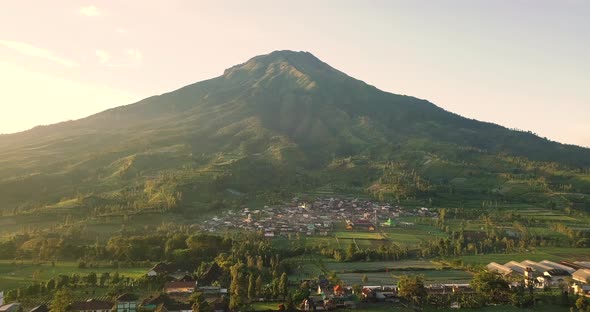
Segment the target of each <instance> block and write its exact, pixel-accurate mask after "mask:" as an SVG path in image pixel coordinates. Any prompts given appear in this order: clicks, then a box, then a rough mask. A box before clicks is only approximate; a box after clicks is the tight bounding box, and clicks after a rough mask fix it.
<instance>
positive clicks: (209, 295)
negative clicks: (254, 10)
mask: <svg viewBox="0 0 590 312" xmlns="http://www.w3.org/2000/svg"><path fill="white" fill-rule="evenodd" d="M487 269H488V271H490V272H495V273H498V274H500V275H502V276H503V277H504V278H506V279H507V280H510V281H512V283H511V287H513V288H516V287H522V286H523V285H524V286H525V287H532V288H533V289H535V288H537V289H538V288H543V289H544V290H547V289H561V290H562V291H567V292H571V293H572V294H577V295H580V296H586V297H590V285H588V282H589V281H590V262H584V261H576V262H568V261H561V262H560V263H556V262H553V261H548V260H543V261H540V262H534V261H530V260H525V261H522V262H515V261H510V262H508V263H506V264H504V265H501V264H498V263H495V262H492V263H490V264H489V265H488V266H487ZM219 273H220V269H219V267H217V266H215V265H214V266H212V267H211V268H209V269H208V270H207V271H206V272H205V273H204V274H203V275H202V276H201V277H200V278H199V279H198V280H196V279H194V278H193V276H192V275H191V274H189V272H185V271H179V270H175V269H174V266H172V265H170V264H166V263H158V264H156V265H155V266H154V267H153V268H151V269H150V270H149V271H148V272H146V274H145V277H146V278H151V279H158V280H165V281H166V282H165V283H164V286H163V288H162V289H161V291H160V292H155V293H154V294H153V295H149V296H147V297H140V296H138V295H136V294H133V293H124V294H120V295H118V296H117V297H116V298H115V299H114V300H112V301H110V300H101V299H96V298H88V299H86V300H82V301H76V302H73V303H71V305H70V306H69V311H73V312H109V311H117V312H136V311H147V312H152V311H153V312H190V311H193V305H192V303H191V300H193V298H194V297H193V296H194V294H195V293H199V295H200V296H201V298H202V300H204V301H205V302H207V303H208V307H209V311H214V312H224V311H228V299H227V297H228V288H225V287H221V286H219V285H211V284H210V283H209V282H210V281H212V280H215V279H216V278H217V275H218V274H219ZM298 283H304V284H305V285H306V287H307V288H308V289H309V290H310V292H309V295H308V296H306V297H305V298H304V299H303V300H301V302H295V303H294V304H295V307H296V308H297V309H298V310H302V311H325V310H335V309H339V308H347V309H351V308H352V309H354V308H358V307H359V306H365V307H366V306H367V305H370V304H373V303H379V302H382V303H389V304H393V305H395V304H397V303H399V302H400V297H399V295H398V291H399V288H398V285H372V286H370V285H366V286H360V287H359V286H351V285H340V284H333V283H331V282H330V281H329V279H328V278H327V277H325V276H318V278H317V279H313V280H303V281H297V282H294V283H290V285H292V286H295V285H299V284H298ZM425 291H426V294H427V295H428V296H429V298H430V300H435V299H434V298H436V297H441V298H442V297H445V298H455V299H451V300H456V298H458V296H469V295H471V294H473V293H474V289H473V288H472V286H471V285H470V284H469V283H455V284H428V285H425ZM539 291H541V290H539ZM1 300H2V296H1V294H0V303H1ZM268 300H269V299H268V298H256V299H254V300H253V302H258V301H266V302H268ZM270 302H271V303H273V302H274V303H273V304H274V305H276V309H274V310H284V309H285V306H284V304H283V303H282V300H277V299H275V300H271V301H270ZM450 307H451V308H452V309H460V308H461V305H460V303H459V302H458V301H457V302H451V305H450ZM22 310H23V307H22V305H21V304H20V303H11V304H7V305H0V311H1V312H18V311H22ZM26 311H30V312H47V311H49V308H48V306H47V305H46V304H42V305H39V306H36V307H34V308H32V309H28V310H26Z"/></svg>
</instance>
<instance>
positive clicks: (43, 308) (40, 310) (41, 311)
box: [29, 304, 49, 312]
mask: <svg viewBox="0 0 590 312" xmlns="http://www.w3.org/2000/svg"><path fill="white" fill-rule="evenodd" d="M29 312H49V308H48V307H47V305H45V304H42V305H40V306H36V307H34V308H32V309H31V311H29Z"/></svg>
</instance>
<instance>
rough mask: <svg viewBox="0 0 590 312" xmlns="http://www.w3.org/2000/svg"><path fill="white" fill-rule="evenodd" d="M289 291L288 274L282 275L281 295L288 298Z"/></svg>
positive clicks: (280, 281) (280, 282)
mask: <svg viewBox="0 0 590 312" xmlns="http://www.w3.org/2000/svg"><path fill="white" fill-rule="evenodd" d="M288 290H289V279H288V277H287V273H283V274H281V279H280V280H279V294H281V295H283V296H286V295H287V292H288Z"/></svg>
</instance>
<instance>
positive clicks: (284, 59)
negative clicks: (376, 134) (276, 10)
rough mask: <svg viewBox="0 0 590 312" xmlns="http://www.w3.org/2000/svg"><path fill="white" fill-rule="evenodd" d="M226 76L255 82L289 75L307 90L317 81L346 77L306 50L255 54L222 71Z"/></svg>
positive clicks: (258, 82) (257, 83) (259, 82)
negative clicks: (243, 61)
mask: <svg viewBox="0 0 590 312" xmlns="http://www.w3.org/2000/svg"><path fill="white" fill-rule="evenodd" d="M223 77H224V78H226V79H239V80H241V81H243V80H244V79H253V80H255V85H260V84H261V83H262V81H268V80H273V79H276V78H277V77H282V78H285V77H288V78H291V79H294V81H296V82H297V84H298V85H299V86H301V87H304V88H305V89H307V90H310V89H312V88H314V87H315V86H316V83H317V82H318V81H326V80H332V79H333V78H338V79H340V78H342V77H348V76H346V75H345V74H343V73H342V72H340V71H338V70H336V69H334V68H333V67H331V66H330V65H328V64H326V63H324V62H323V61H321V60H320V59H319V58H317V57H316V56H314V55H313V54H311V53H310V52H307V51H291V50H277V51H273V52H271V53H269V54H264V55H258V56H255V57H253V58H251V59H250V60H248V61H246V62H245V63H242V64H238V65H235V66H233V67H231V68H228V69H226V70H225V72H224V73H223Z"/></svg>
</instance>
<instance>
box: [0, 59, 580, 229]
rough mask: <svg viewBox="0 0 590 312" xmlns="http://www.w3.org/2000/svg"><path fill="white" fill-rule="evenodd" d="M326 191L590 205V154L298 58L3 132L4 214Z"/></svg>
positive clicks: (166, 207)
mask: <svg viewBox="0 0 590 312" xmlns="http://www.w3.org/2000/svg"><path fill="white" fill-rule="evenodd" d="M318 189H321V190H329V192H333V193H338V194H355V195H359V194H361V195H362V194H364V195H365V196H374V197H376V198H379V199H386V200H394V201H398V202H406V203H415V204H419V205H432V206H455V207H471V206H477V207H480V206H491V207H493V206H499V205H505V204H509V203H529V204H535V205H536V204H538V205H543V206H551V207H562V208H567V209H588V208H590V200H589V197H588V196H589V195H588V194H590V150H588V149H584V148H581V147H577V146H571V145H564V144H560V143H556V142H552V141H549V140H547V139H544V138H540V137H538V136H536V135H535V134H532V133H528V132H522V131H513V130H509V129H506V128H504V127H501V126H498V125H494V124H490V123H485V122H479V121H476V120H470V119H466V118H463V117H461V116H458V115H456V114H453V113H450V112H447V111H445V110H443V109H441V108H439V107H437V106H435V105H434V104H432V103H430V102H428V101H425V100H421V99H417V98H414V97H409V96H402V95H396V94H391V93H387V92H384V91H381V90H379V89H377V88H375V87H373V86H370V85H367V84H366V83H364V82H362V81H359V80H356V79H354V78H351V77H349V76H347V75H346V74H344V73H342V72H340V71H338V70H336V69H334V68H332V67H330V66H329V65H327V64H326V63H324V62H322V61H320V60H319V59H317V58H316V57H314V56H313V55H311V54H310V53H307V52H292V51H276V52H273V53H270V54H268V55H262V56H257V57H254V58H252V59H251V60H249V61H247V62H246V63H243V64H240V65H236V66H234V67H232V68H229V69H227V70H226V71H225V72H224V73H223V75H221V76H219V77H217V78H213V79H210V80H206V81H202V82H198V83H195V84H192V85H189V86H186V87H183V88H181V89H178V90H176V91H173V92H170V93H166V94H162V95H159V96H153V97H150V98H147V99H144V100H142V101H140V102H138V103H135V104H131V105H127V106H123V107H118V108H114V109H110V110H107V111H104V112H102V113H99V114H96V115H93V116H90V117H87V118H84V119H80V120H75V121H68V122H63V123H60V124H56V125H50V126H42V127H37V128H34V129H31V130H29V131H25V132H22V133H17V134H11V135H3V136H0V199H1V201H0V212H1V213H2V214H3V215H4V216H9V215H12V216H14V215H29V214H31V215H41V216H45V217H46V219H50V216H52V215H53V216H55V215H57V216H64V215H67V216H70V217H72V218H78V219H92V220H100V218H105V217H108V216H112V215H123V214H134V213H158V214H159V213H162V212H166V211H170V212H179V213H182V214H184V215H185V216H192V217H198V216H199V215H201V214H202V213H206V212H208V211H213V212H214V211H217V210H218V209H223V208H231V207H236V206H240V205H244V204H246V203H251V202H252V201H256V202H259V203H273V202H277V201H279V200H281V199H284V198H286V197H287V196H290V195H293V194H299V193H313V192H314V191H316V190H318Z"/></svg>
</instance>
